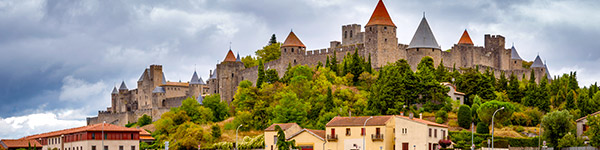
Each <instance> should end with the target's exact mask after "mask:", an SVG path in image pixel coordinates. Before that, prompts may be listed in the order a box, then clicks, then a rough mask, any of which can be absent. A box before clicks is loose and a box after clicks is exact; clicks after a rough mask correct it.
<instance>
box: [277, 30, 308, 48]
mask: <svg viewBox="0 0 600 150" xmlns="http://www.w3.org/2000/svg"><path fill="white" fill-rule="evenodd" d="M281 47H304V48H306V46H304V43H302V41H300V39H298V37H297V36H296V34H294V31H290V34H289V35H288V36H287V38H285V42H283V45H281Z"/></svg>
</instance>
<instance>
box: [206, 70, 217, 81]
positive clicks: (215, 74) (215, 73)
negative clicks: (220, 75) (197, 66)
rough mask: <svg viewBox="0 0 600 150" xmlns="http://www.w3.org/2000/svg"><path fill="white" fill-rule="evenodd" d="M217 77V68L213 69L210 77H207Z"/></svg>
mask: <svg viewBox="0 0 600 150" xmlns="http://www.w3.org/2000/svg"><path fill="white" fill-rule="evenodd" d="M216 78H217V69H215V71H213V74H211V75H210V78H208V79H216Z"/></svg>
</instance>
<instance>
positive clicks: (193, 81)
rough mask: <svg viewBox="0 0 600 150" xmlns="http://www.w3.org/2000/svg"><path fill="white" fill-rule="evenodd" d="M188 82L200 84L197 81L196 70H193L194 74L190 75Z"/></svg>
mask: <svg viewBox="0 0 600 150" xmlns="http://www.w3.org/2000/svg"><path fill="white" fill-rule="evenodd" d="M190 84H200V83H199V82H198V74H197V73H196V71H194V74H193V75H192V79H190Z"/></svg>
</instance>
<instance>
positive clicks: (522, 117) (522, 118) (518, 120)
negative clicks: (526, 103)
mask: <svg viewBox="0 0 600 150" xmlns="http://www.w3.org/2000/svg"><path fill="white" fill-rule="evenodd" d="M510 121H511V122H512V124H513V125H521V126H532V123H531V118H530V117H529V116H528V115H527V114H525V113H524V112H516V113H513V115H512V117H511V118H510Z"/></svg>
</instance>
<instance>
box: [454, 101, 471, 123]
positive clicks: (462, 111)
mask: <svg viewBox="0 0 600 150" xmlns="http://www.w3.org/2000/svg"><path fill="white" fill-rule="evenodd" d="M457 115H458V116H457V117H458V125H459V126H460V127H462V128H465V129H469V128H471V122H472V119H471V108H469V105H461V106H460V108H459V109H458V114H457Z"/></svg>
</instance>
